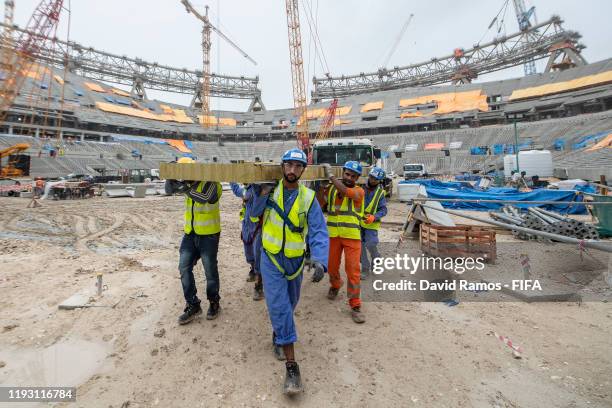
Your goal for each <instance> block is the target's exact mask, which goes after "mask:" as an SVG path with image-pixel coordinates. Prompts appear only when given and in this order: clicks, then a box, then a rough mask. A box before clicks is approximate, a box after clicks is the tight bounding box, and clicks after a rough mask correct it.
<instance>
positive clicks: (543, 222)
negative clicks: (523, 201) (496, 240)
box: [489, 205, 599, 240]
mask: <svg viewBox="0 0 612 408" xmlns="http://www.w3.org/2000/svg"><path fill="white" fill-rule="evenodd" d="M489 214H490V215H491V217H492V218H493V219H495V220H497V221H500V222H503V223H506V224H511V225H516V226H519V227H524V228H529V229H533V230H537V231H543V232H548V233H551V234H558V235H563V236H566V237H572V238H577V239H584V240H598V239H599V233H598V232H597V229H596V228H595V226H593V225H591V224H587V223H584V222H581V221H578V220H574V219H572V218H568V217H564V216H562V215H560V214H557V213H554V212H551V211H547V210H543V209H541V208H537V207H530V208H528V209H527V212H523V213H521V212H520V209H518V208H517V207H514V206H512V205H506V206H504V207H503V208H502V209H501V212H493V211H491V212H489ZM512 233H513V235H514V236H515V237H517V238H518V239H522V240H541V239H542V237H539V236H537V235H534V234H529V233H526V232H521V231H516V230H513V231H512Z"/></svg>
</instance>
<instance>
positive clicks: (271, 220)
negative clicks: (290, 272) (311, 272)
mask: <svg viewBox="0 0 612 408" xmlns="http://www.w3.org/2000/svg"><path fill="white" fill-rule="evenodd" d="M284 191H285V187H284V186H283V182H282V180H281V181H280V182H279V183H278V186H277V187H276V188H275V189H274V195H273V197H272V200H274V202H275V203H276V204H277V205H278V207H279V208H280V209H281V210H282V211H285V209H284V207H283V195H284ZM314 197H315V193H314V191H312V190H311V189H309V188H307V187H306V186H303V185H301V184H299V191H298V195H297V197H296V198H295V201H294V202H293V205H292V206H291V209H290V210H289V213H288V214H287V217H288V218H289V221H291V223H292V224H293V225H294V226H295V227H298V228H299V229H300V231H292V230H291V229H290V228H289V226H288V225H287V224H286V223H285V220H284V219H283V218H282V217H281V216H280V215H279V214H278V212H277V211H276V210H275V209H273V208H270V207H268V208H266V211H265V212H264V219H263V228H262V235H261V238H262V245H263V247H264V249H265V250H266V251H267V252H268V253H269V254H272V255H276V254H278V253H280V252H281V251H283V254H284V255H285V256H286V257H287V258H298V257H300V256H303V255H304V252H305V251H306V235H307V234H308V212H309V211H310V207H311V206H312V202H313V201H314ZM270 258H271V259H272V260H273V261H274V257H273V256H272V257H270ZM275 264H276V263H275Z"/></svg>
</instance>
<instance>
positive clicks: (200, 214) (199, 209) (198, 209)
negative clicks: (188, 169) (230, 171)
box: [184, 181, 223, 235]
mask: <svg viewBox="0 0 612 408" xmlns="http://www.w3.org/2000/svg"><path fill="white" fill-rule="evenodd" d="M205 184H206V183H205V182H204V181H200V182H199V184H198V188H197V189H196V191H197V192H198V193H201V192H202V189H203V188H204V185H205ZM215 184H216V185H217V197H219V199H218V200H217V202H216V203H214V204H209V203H205V204H201V203H198V202H196V201H194V200H192V199H191V198H189V196H185V227H184V231H185V234H190V233H191V232H192V231H193V232H195V233H196V234H197V235H212V234H216V233H218V232H220V231H221V212H220V211H219V201H220V199H221V194H222V192H223V189H222V188H221V184H220V183H215Z"/></svg>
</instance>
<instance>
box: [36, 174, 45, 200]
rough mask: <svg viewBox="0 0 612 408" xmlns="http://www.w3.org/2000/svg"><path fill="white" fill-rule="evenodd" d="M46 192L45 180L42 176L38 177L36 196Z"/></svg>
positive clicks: (38, 196)
mask: <svg viewBox="0 0 612 408" xmlns="http://www.w3.org/2000/svg"><path fill="white" fill-rule="evenodd" d="M44 192H45V181H44V180H43V179H42V177H36V180H35V182H34V197H35V198H40V197H41V196H42V195H43V193H44Z"/></svg>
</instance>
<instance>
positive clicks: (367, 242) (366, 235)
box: [361, 187, 387, 275]
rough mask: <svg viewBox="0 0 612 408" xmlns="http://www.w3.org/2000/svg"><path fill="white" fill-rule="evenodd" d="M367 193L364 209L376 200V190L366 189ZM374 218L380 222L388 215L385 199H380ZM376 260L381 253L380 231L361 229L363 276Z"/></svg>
mask: <svg viewBox="0 0 612 408" xmlns="http://www.w3.org/2000/svg"><path fill="white" fill-rule="evenodd" d="M364 191H365V201H364V208H368V205H369V204H370V202H371V201H372V199H373V198H374V193H375V192H376V189H374V190H370V189H369V188H367V187H366V188H364ZM373 211H375V212H374V217H375V218H376V221H380V220H381V218H382V217H384V216H385V215H387V200H385V197H384V196H382V197H380V201H379V202H378V208H374V209H373ZM368 252H369V253H370V259H368ZM374 258H380V252H378V230H374V229H368V228H361V274H362V275H367V274H368V273H369V272H370V271H371V269H370V266H371V265H370V261H372V262H373V261H374Z"/></svg>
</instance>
